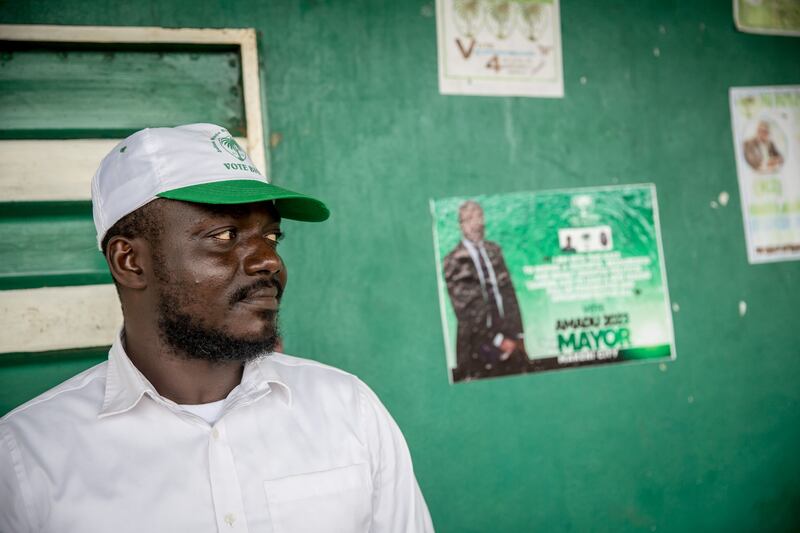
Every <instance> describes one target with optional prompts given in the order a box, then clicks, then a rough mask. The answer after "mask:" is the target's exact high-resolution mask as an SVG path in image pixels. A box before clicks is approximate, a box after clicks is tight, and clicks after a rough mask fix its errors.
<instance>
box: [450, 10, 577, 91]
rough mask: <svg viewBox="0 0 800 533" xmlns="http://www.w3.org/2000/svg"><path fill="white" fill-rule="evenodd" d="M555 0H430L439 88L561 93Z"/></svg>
mask: <svg viewBox="0 0 800 533" xmlns="http://www.w3.org/2000/svg"><path fill="white" fill-rule="evenodd" d="M559 16H560V10H559V0H436V35H437V42H438V54H439V92H440V93H442V94H472V95H484V96H542V97H556V98H560V97H562V96H564V79H563V67H562V60H561V22H560V18H559Z"/></svg>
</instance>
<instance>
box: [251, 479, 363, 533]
mask: <svg viewBox="0 0 800 533" xmlns="http://www.w3.org/2000/svg"><path fill="white" fill-rule="evenodd" d="M264 490H265V491H266V493H267V502H268V505H269V513H270V516H271V518H272V525H273V527H274V530H275V533H306V532H308V533H312V532H313V533H319V532H321V531H325V532H329V533H351V532H352V533H360V532H366V531H369V527H370V522H371V515H372V481H371V479H370V474H369V467H368V465H366V464H357V465H351V466H345V467H341V468H335V469H332V470H325V471H323V472H311V473H308V474H299V475H296V476H288V477H283V478H279V479H271V480H268V481H265V482H264Z"/></svg>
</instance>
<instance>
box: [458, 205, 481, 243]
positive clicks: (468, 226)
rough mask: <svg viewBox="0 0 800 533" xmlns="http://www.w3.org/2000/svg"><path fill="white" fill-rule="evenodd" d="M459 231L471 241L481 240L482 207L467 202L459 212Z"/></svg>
mask: <svg viewBox="0 0 800 533" xmlns="http://www.w3.org/2000/svg"><path fill="white" fill-rule="evenodd" d="M459 222H460V224H461V233H462V234H463V235H464V237H466V238H467V239H468V240H470V241H472V242H481V241H482V240H483V231H484V223H483V209H481V207H480V206H479V205H478V204H467V205H466V206H464V207H463V208H462V209H461V211H460V213H459Z"/></svg>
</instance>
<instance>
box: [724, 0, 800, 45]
mask: <svg viewBox="0 0 800 533" xmlns="http://www.w3.org/2000/svg"><path fill="white" fill-rule="evenodd" d="M733 18H734V20H735V21H736V27H737V28H738V29H739V30H740V31H744V32H747V33H764V34H767V35H795V36H798V35H800V0H733Z"/></svg>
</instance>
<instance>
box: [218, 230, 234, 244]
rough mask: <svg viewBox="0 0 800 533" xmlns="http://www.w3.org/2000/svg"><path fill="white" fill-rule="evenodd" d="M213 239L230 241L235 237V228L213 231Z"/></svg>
mask: <svg viewBox="0 0 800 533" xmlns="http://www.w3.org/2000/svg"><path fill="white" fill-rule="evenodd" d="M212 237H214V238H215V239H219V240H221V241H231V240H233V239H235V238H236V230H232V229H226V230H223V231H220V232H219V233H215V234H214V235H212Z"/></svg>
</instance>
